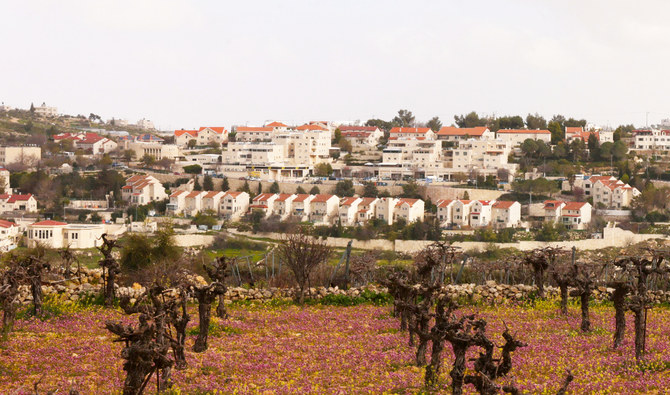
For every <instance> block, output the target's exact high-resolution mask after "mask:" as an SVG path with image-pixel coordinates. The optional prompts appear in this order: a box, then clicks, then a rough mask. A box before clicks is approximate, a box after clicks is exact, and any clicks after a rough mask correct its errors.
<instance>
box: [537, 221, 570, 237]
mask: <svg viewBox="0 0 670 395" xmlns="http://www.w3.org/2000/svg"><path fill="white" fill-rule="evenodd" d="M566 234H567V229H566V228H565V226H563V224H560V223H558V224H554V223H553V222H545V223H543V225H542V229H540V231H539V232H538V234H537V237H536V239H537V240H538V241H560V240H562V239H564V238H565V235H566Z"/></svg>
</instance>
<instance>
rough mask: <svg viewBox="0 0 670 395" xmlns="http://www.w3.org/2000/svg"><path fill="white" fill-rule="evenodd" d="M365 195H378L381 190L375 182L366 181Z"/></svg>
mask: <svg viewBox="0 0 670 395" xmlns="http://www.w3.org/2000/svg"><path fill="white" fill-rule="evenodd" d="M363 196H364V197H378V196H379V190H378V189H377V185H375V183H374V182H366V183H365V184H364V187H363Z"/></svg>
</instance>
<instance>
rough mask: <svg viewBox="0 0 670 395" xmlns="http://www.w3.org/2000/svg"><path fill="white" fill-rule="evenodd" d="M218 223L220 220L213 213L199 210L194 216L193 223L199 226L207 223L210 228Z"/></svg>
mask: <svg viewBox="0 0 670 395" xmlns="http://www.w3.org/2000/svg"><path fill="white" fill-rule="evenodd" d="M217 223H218V221H217V220H216V217H215V216H213V215H207V214H203V213H201V212H199V213H198V214H196V215H195V217H193V224H194V225H197V226H200V225H206V226H207V227H208V228H211V227H212V226H214V225H216V224H217Z"/></svg>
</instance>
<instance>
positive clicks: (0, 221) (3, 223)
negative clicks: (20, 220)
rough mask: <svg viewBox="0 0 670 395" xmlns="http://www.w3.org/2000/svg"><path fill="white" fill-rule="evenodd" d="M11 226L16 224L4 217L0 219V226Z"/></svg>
mask: <svg viewBox="0 0 670 395" xmlns="http://www.w3.org/2000/svg"><path fill="white" fill-rule="evenodd" d="M12 226H18V225H16V224H15V223H14V222H10V221H5V220H4V219H0V228H11V227H12Z"/></svg>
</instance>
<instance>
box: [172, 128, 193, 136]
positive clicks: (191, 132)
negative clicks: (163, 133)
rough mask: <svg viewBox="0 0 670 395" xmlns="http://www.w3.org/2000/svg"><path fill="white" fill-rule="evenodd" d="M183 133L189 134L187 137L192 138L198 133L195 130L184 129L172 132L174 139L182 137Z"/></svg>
mask: <svg viewBox="0 0 670 395" xmlns="http://www.w3.org/2000/svg"><path fill="white" fill-rule="evenodd" d="M184 133H186V134H189V135H191V136H193V137H195V136H197V135H198V131H197V130H184V129H181V130H175V131H174V135H175V136H176V137H179V136H181V135H183V134H184Z"/></svg>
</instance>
